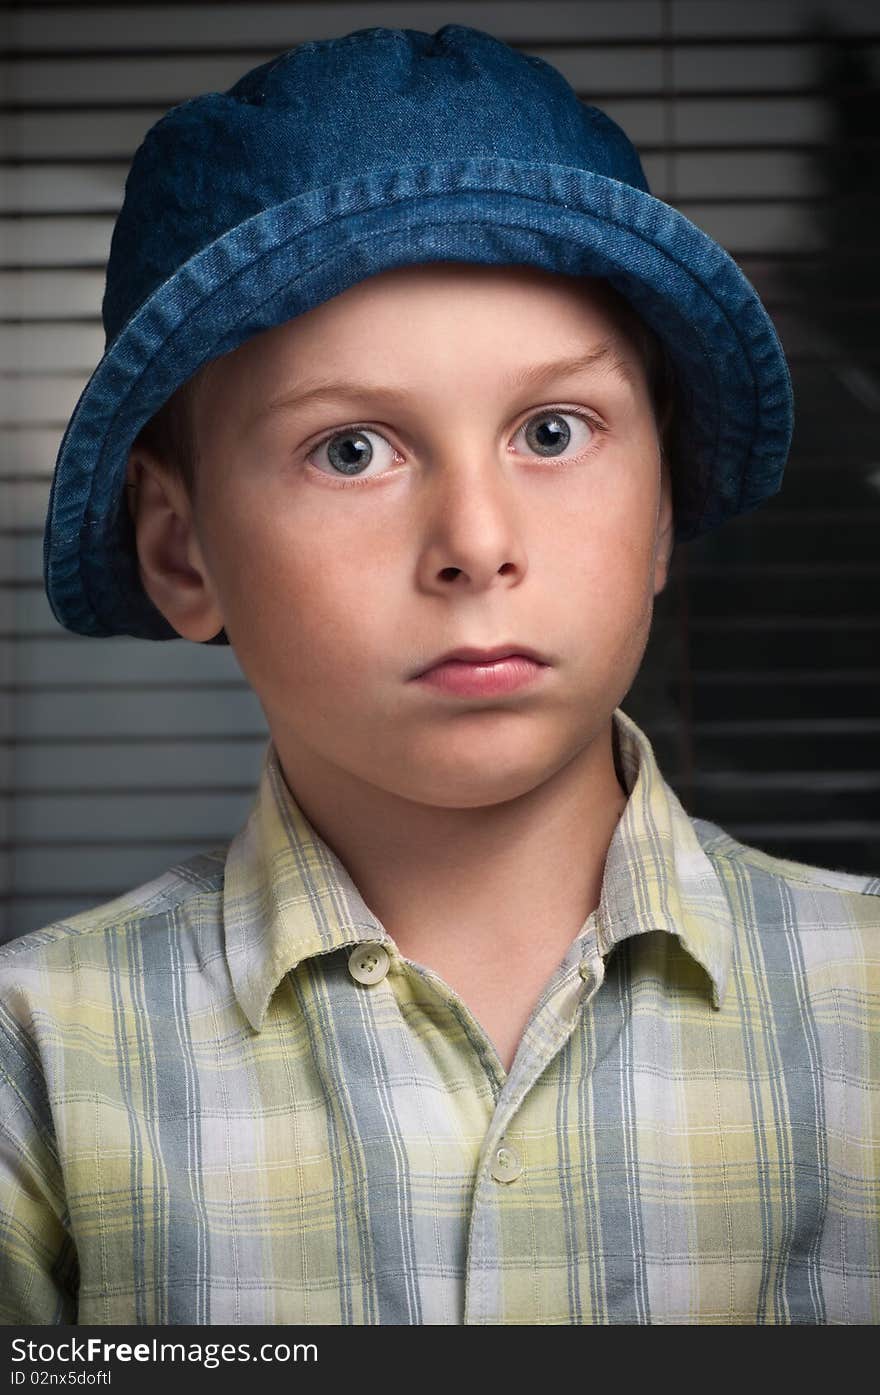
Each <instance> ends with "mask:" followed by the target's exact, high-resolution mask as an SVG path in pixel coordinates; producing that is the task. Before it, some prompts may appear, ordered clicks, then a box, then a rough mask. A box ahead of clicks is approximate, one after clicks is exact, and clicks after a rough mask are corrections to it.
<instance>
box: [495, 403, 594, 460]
mask: <svg viewBox="0 0 880 1395" xmlns="http://www.w3.org/2000/svg"><path fill="white" fill-rule="evenodd" d="M569 422H575V423H576V425H575V428H574V431H572V428H571V427H570V426H569ZM597 430H598V423H596V422H593V421H591V420H590V418H589V417H586V416H582V415H581V413H580V412H557V411H554V410H553V409H552V408H551V409H548V410H545V411H542V412H536V413H535V415H534V416H532V417H529V419H528V421H526V422H523V424H522V426H521V427H520V428H519V430H518V431H517V433H516V436H514V438H513V439H514V440H516V439H517V437H519V436H522V437H523V439H524V440H525V442H526V445H527V446H528V448H529V450H531V451H534V452H535V454H536V455H540V456H544V457H545V458H549V457H552V456H556V455H580V454H581V452H582V451H584V450H586V448H587V446H589V444H590V442H591V441H592V439H593V437H594V436H595V434H596V431H597Z"/></svg>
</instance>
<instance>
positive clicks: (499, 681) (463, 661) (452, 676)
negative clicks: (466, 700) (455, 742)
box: [413, 644, 550, 697]
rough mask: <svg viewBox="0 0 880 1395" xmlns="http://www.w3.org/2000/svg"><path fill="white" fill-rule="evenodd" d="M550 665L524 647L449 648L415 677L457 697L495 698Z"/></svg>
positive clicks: (523, 683) (534, 651)
mask: <svg viewBox="0 0 880 1395" xmlns="http://www.w3.org/2000/svg"><path fill="white" fill-rule="evenodd" d="M549 667H550V665H549V662H548V661H547V660H546V659H544V658H543V657H542V656H541V655H540V654H539V653H538V652H537V650H535V649H532V648H530V647H529V646H528V645H524V644H499V645H496V646H495V648H494V649H474V648H470V647H467V646H466V647H463V648H459V649H451V650H449V652H448V653H446V654H442V655H441V656H440V658H439V659H435V660H434V663H433V664H431V665H429V667H428V668H426V669H422V671H421V672H420V673H417V674H414V675H413V676H414V678H415V679H416V680H417V681H418V682H420V683H423V684H427V685H428V686H430V687H432V688H436V689H438V690H439V691H441V692H446V693H451V694H453V695H455V696H458V697H497V696H499V695H500V694H503V693H510V692H514V691H515V690H516V689H518V688H522V687H524V686H525V685H526V684H527V683H533V682H534V681H535V679H536V678H537V677H538V675H539V674H541V673H542V672H543V671H544V670H545V669H547V668H549Z"/></svg>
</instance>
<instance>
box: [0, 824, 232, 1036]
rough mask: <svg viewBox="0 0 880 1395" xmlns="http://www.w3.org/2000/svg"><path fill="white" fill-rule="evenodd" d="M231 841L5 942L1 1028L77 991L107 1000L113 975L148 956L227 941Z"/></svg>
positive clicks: (182, 953) (174, 955)
mask: <svg viewBox="0 0 880 1395" xmlns="http://www.w3.org/2000/svg"><path fill="white" fill-rule="evenodd" d="M227 848H228V845H224V846H223V847H219V848H215V849H212V850H211V851H209V852H202V853H198V854H196V855H195V856H193V857H191V858H188V859H186V860H185V861H182V862H179V863H176V864H174V866H172V867H169V868H168V869H167V870H166V871H164V872H162V873H160V875H158V876H157V877H154V878H152V879H151V880H150V881H147V882H144V883H142V884H141V885H140V886H137V887H134V888H132V889H131V890H130V891H126V892H124V893H123V894H122V895H120V896H117V897H114V898H113V899H112V900H110V901H105V902H102V903H101V904H100V905H97V906H93V907H90V908H89V909H88V910H85V911H80V912H78V913H77V914H76V915H72V916H69V917H67V918H65V919H62V920H57V921H52V922H51V923H50V924H48V925H45V926H43V927H41V928H40V929H37V930H31V931H28V932H27V933H26V934H24V935H20V936H18V937H17V938H15V939H12V940H9V941H8V942H7V943H6V944H3V945H0V1026H2V1025H4V1024H5V1025H6V1026H7V1028H8V1027H9V1026H10V1025H11V1020H10V1019H14V1018H20V1017H21V1015H22V1013H23V1012H24V1013H26V1015H27V1017H33V1010H34V1008H35V1006H37V1004H38V1003H41V1002H42V1003H43V1004H45V1005H46V1007H47V1009H50V1010H51V1012H52V1015H53V1016H55V1015H57V1014H58V1013H60V1012H61V1011H62V1010H63V1005H64V1004H65V1002H68V1003H69V1001H70V999H71V998H72V997H77V998H80V999H83V1000H84V999H85V998H87V997H88V995H89V994H91V993H95V994H97V996H98V997H99V998H103V997H104V996H105V995H106V993H107V992H108V991H109V988H108V985H109V984H110V980H111V979H113V978H114V977H117V978H118V977H119V976H120V975H125V976H128V977H132V976H134V975H137V974H138V973H142V972H143V971H144V969H145V968H146V967H147V965H148V964H149V963H150V962H154V963H155V962H157V961H165V963H166V964H167V961H169V960H170V959H176V960H177V961H178V963H180V961H181V960H183V961H185V960H186V959H187V958H193V957H196V958H198V957H199V956H201V955H202V954H204V953H205V952H206V951H207V952H208V953H209V954H210V948H211V943H212V941H214V940H216V941H217V942H218V943H219V942H220V940H221V939H222V923H223V915H222V899H223V883H224V873H225V866H226V852H227Z"/></svg>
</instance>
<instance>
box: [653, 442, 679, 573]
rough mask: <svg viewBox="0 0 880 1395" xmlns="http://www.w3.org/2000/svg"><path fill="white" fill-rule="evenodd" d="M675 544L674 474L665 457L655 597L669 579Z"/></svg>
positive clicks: (662, 465)
mask: <svg viewBox="0 0 880 1395" xmlns="http://www.w3.org/2000/svg"><path fill="white" fill-rule="evenodd" d="M674 542H675V519H674V516H673V511H672V473H671V471H670V469H669V464H668V462H667V460H666V458H665V456H664V457H661V461H660V508H659V512H658V515H657V548H656V552H655V553H654V595H655V596H656V595H659V593H660V592H661V591H662V590H663V588H664V586H665V585H666V582H667V580H668V577H669V563H670V560H671V558H672V548H673V544H674Z"/></svg>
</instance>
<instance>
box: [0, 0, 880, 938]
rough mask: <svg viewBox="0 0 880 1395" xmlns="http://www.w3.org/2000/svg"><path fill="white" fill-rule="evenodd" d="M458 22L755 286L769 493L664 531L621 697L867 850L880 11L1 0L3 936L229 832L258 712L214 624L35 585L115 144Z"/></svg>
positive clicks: (94, 307)
mask: <svg viewBox="0 0 880 1395" xmlns="http://www.w3.org/2000/svg"><path fill="white" fill-rule="evenodd" d="M449 22H458V23H467V24H473V25H475V26H476V27H479V28H485V29H488V30H490V32H494V33H496V34H497V35H498V36H499V37H500V38H503V39H505V40H506V41H507V42H510V43H512V44H514V45H515V46H519V47H522V48H524V49H525V50H527V51H528V52H530V53H535V54H539V55H541V56H543V57H545V58H547V59H548V60H549V61H550V62H553V63H554V64H556V66H558V67H559V68H560V69H561V70H562V71H563V72H564V73H565V75H566V77H567V78H568V79H569V81H570V82H571V83H572V85H573V86H574V87H575V88H576V90H577V91H578V92H579V93H580V95H581V96H582V97H583V98H584V99H585V100H586V101H589V102H593V103H596V104H597V105H599V106H601V107H603V108H604V109H605V110H606V111H608V112H609V114H610V115H612V116H613V117H614V118H615V119H616V120H617V121H619V122H620V124H621V125H622V126H623V127H624V129H625V130H626V131H627V133H628V134H629V135H630V137H631V138H632V139H633V141H634V142H635V144H636V145H637V146H638V148H639V150H640V152H641V153H642V156H643V162H644V165H645V169H646V173H647V175H648V179H649V182H650V183H651V187H652V189H653V191H654V192H655V193H656V194H657V195H658V196H659V197H663V198H666V199H667V200H668V201H669V202H670V203H672V204H674V205H675V206H677V207H678V208H680V209H681V210H682V212H684V213H685V214H686V215H687V216H688V217H690V218H692V219H693V221H694V222H696V223H698V224H699V225H700V226H701V227H703V228H705V229H706V231H708V232H709V233H710V234H711V235H712V236H714V237H716V238H717V239H718V240H719V241H720V242H721V243H722V244H723V245H724V246H726V247H727V248H728V250H729V251H730V252H731V253H732V254H733V256H734V257H735V258H736V259H737V261H738V262H739V263H740V265H741V266H742V268H743V270H744V271H745V272H746V274H747V275H748V276H749V278H750V279H751V280H752V281H753V283H754V284H755V286H756V287H757V289H758V291H759V292H760V294H761V295H762V297H763V299H764V301H765V304H766V305H767V307H768V309H769V311H770V313H771V314H772V316H773V318H774V321H775V323H776V326H777V329H778V331H779V334H780V337H781V339H782V342H783V344H784V346H785V349H786V351H787V354H788V357H789V361H790V364H791V370H792V376H793V379H794V388H795V402H796V417H797V424H796V433H795V440H794V445H793V449H792V454H791V458H790V462H789V466H788V470H787V474H786V478H785V482H784V485H783V489H782V491H781V493H780V494H779V495H778V496H777V497H776V498H775V499H774V500H772V501H771V502H770V503H768V504H766V505H764V506H763V507H762V508H761V509H760V510H758V511H756V512H754V513H752V514H749V515H746V516H743V517H741V518H739V519H737V520H735V521H734V522H732V523H729V524H727V525H725V526H724V527H723V528H722V529H721V530H719V531H718V532H717V533H714V534H710V535H708V536H706V537H705V538H703V539H701V540H698V541H696V542H693V543H689V544H686V545H684V546H682V547H680V548H679V549H677V551H676V554H675V557H674V565H673V574H672V578H671V581H670V584H669V587H668V589H667V591H666V592H665V594H664V595H663V596H662V597H661V598H660V601H659V603H658V607H657V614H656V620H655V628H654V632H653V635H652V639H651V642H650V645H649V649H648V652H647V655H646V658H645V663H644V666H643V669H642V672H641V674H640V676H639V678H638V680H637V683H636V685H635V687H634V688H633V690H632V692H631V694H630V695H629V697H628V698H627V699H626V701H625V702H624V704H623V706H624V708H625V710H627V711H628V712H630V714H631V715H632V716H633V717H634V718H635V719H636V720H637V721H638V722H639V723H640V724H641V725H642V726H643V728H644V729H645V731H646V732H647V733H648V735H649V736H650V737H651V739H652V741H653V742H654V745H655V749H656V751H657V754H658V757H659V759H660V762H661V766H662V768H663V770H664V773H665V774H666V776H667V778H668V779H669V781H670V783H671V784H672V785H673V787H674V788H675V789H676V790H677V791H678V793H679V795H680V797H681V798H682V801H683V802H684V804H685V807H686V808H687V809H688V810H689V812H691V813H692V814H695V815H698V816H701V817H703V818H707V819H712V820H714V821H716V822H718V823H720V824H721V825H722V826H723V827H725V828H726V829H728V831H729V832H731V833H732V834H733V835H734V836H736V837H738V838H740V839H742V840H743V841H745V842H748V843H753V844H756V845H757V846H759V847H762V848H764V849H766V850H767V851H768V852H772V853H775V854H779V855H783V856H786V857H790V858H794V859H796V860H800V861H805V862H810V863H814V864H818V865H823V866H827V867H833V868H837V869H841V870H845V871H851V872H864V873H870V874H874V875H876V874H878V873H880V812H878V792H880V710H878V709H880V703H878V696H880V681H878V680H880V661H878V632H880V605H878V599H880V586H878V579H880V554H878V547H877V542H876V537H877V522H878V513H880V452H878V434H880V433H878V411H880V374H878V348H877V335H876V333H875V328H874V326H875V322H876V318H877V315H878V311H880V286H878V278H880V270H878V267H880V260H878V251H877V232H876V229H877V226H878V212H880V208H878V204H880V198H878V170H880V130H878V125H880V103H878V85H880V83H878V77H880V11H878V7H877V6H876V5H875V4H871V3H860V0H849V2H847V0H843V3H841V2H840V0H837V2H836V3H833V4H827V5H825V6H824V7H823V6H815V5H808V4H799V3H781V2H780V0H765V3H758V2H757V0H737V3H727V0H613V3H612V2H611V0H576V2H575V3H572V0H568V2H567V0H560V3H549V2H548V3H541V4H537V3H522V0H520V3H496V2H495V0H483V3H477V4H434V3H428V2H427V0H425V2H424V3H418V0H411V3H408V4H377V3H374V4H369V3H361V4H342V3H335V2H334V0H324V3H321V4H295V3H294V4H272V3H264V4H241V3H230V4H223V3H214V4H198V3H190V4H178V5H155V4H154V5H143V4H142V5H129V4H123V3H117V4H106V5H103V6H95V5H90V4H87V3H74V0H66V2H65V3H56V4H40V5H32V4H24V5H22V4H19V5H5V6H4V5H0V36H2V37H3V39H4V41H5V48H6V53H5V56H4V57H3V58H2V59H0V83H2V87H0V349H2V361H0V375H2V376H0V500H2V517H0V565H2V571H0V656H2V657H0V662H2V668H0V688H2V691H0V714H2V727H0V737H2V746H0V758H2V767H0V794H2V816H3V824H2V829H0V835H2V841H0V849H2V851H0V859H2V860H0V875H2V888H0V889H2V892H3V898H2V921H0V939H2V938H10V937H12V936H14V935H18V934H21V933H24V932H25V931H27V930H30V929H34V928H36V927H38V926H41V925H44V924H46V923H47V922H48V921H49V920H51V919H54V918H57V917H61V916H64V915H67V914H72V913H74V912H75V911H77V910H80V909H85V908H86V907H88V906H92V905H95V904H96V903H98V902H101V901H105V900H108V899H109V898H110V897H112V896H114V895H116V894H118V893H120V892H123V891H125V890H128V889H129V888H131V887H133V886H135V885H137V884H139V883H140V882H143V881H146V880H148V879H149V878H151V877H153V876H156V875H158V874H159V873H160V872H162V871H163V870H164V869H165V868H166V867H168V866H170V865H171V864H172V863H173V862H175V861H177V860H179V859H181V858H184V857H187V856H189V855H190V854H192V853H194V852H196V851H199V850H203V849H207V848H209V847H213V846H217V845H218V844H221V843H223V842H225V841H227V840H228V839H229V837H231V836H232V834H233V833H234V832H235V830H236V829H237V828H238V827H239V825H240V823H241V822H242V821H243V819H244V817H245V815H246V812H247V809H248V807H249V804H250V801H251V798H252V795H253V791H254V788H255V785H256V779H257V774H258V767H259V758H260V755H261V752H262V749H263V745H264V742H265V737H266V734H267V733H266V729H265V723H264V719H263V717H262V713H261V711H260V709H259V706H258V704H257V703H256V700H255V699H254V698H253V695H252V694H251V693H250V692H249V691H248V690H247V688H246V685H245V684H244V682H243V679H242V677H241V674H240V672H239V671H238V670H237V668H236V666H235V661H234V657H233V656H232V655H231V654H229V653H228V652H227V651H218V650H212V651H211V652H208V651H206V650H205V649H202V648H199V647H198V646H193V645H188V644H186V643H185V642H184V641H180V642H179V643H178V642H173V643H163V644H153V645H150V644H148V643H145V642H142V641H136V640H127V639H118V640H116V639H114V640H89V639H84V638H82V637H79V636H74V635H70V634H69V633H68V632H66V631H63V630H62V629H61V628H60V627H59V626H58V625H57V623H56V622H55V621H54V619H53V617H52V615H51V612H50V611H49V608H48V603H47V601H46V599H45V595H44V593H43V585H42V533H43V520H44V516H45V508H46V503H47V501H48V493H49V486H50V483H51V475H52V468H53V465H54V457H55V452H56V451H57V447H58V444H59V442H60V439H61V433H62V431H63V428H64V425H65V424H66V421H67V418H68V417H69V415H70V412H71V411H72V409H73V406H74V405H75V403H76V400H77V397H78V395H79V393H80V392H81V390H82V388H83V386H84V385H85V382H86V379H87V377H88V375H89V373H90V372H91V370H92V368H93V367H94V366H95V364H96V363H97V361H98V359H99V358H100V355H101V352H102V351H103V333H102V331H101V328H100V318H99V316H100V298H101V294H102V290H103V266H104V261H105V258H106V252H107V248H108V246H109V237H110V231H111V229H112V223H113V217H114V215H115V212H116V210H117V209H118V206H119V202H120V200H121V196H122V186H123V181H124V177H125V172H126V170H127V167H128V164H129V161H130V158H131V155H132V153H133V151H134V149H135V148H136V146H137V144H138V143H139V142H140V140H141V139H142V137H143V134H144V132H145V131H146V130H147V128H148V127H149V126H150V125H152V124H153V122H154V121H155V120H157V119H158V118H159V117H160V116H161V114H162V112H163V111H165V110H166V109H167V108H168V107H169V106H171V105H173V104H175V103H176V102H178V101H182V100H184V99H185V98H187V97H189V96H192V95H194V94H195V93H196V92H200V91H207V90H212V89H215V90H216V89H223V88H224V87H227V86H229V85H230V84H231V83H232V81H234V80H235V78H236V77H237V76H239V75H240V73H242V72H244V71H245V70H246V69H248V68H250V67H253V66H254V65H256V64H257V63H259V62H262V61H263V60H264V59H266V58H268V57H269V56H271V55H272V54H273V53H276V52H279V51H281V50H282V49H284V48H289V47H291V46H293V45H294V44H295V43H299V42H301V41H303V40H305V39H309V38H321V37H330V36H331V35H333V34H340V33H345V32H348V31H349V30H351V29H354V28H360V27H364V26H366V25H369V24H393V25H403V26H408V27H413V28H421V29H428V30H433V29H436V28H438V27H439V26H440V25H441V24H443V23H449Z"/></svg>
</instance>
